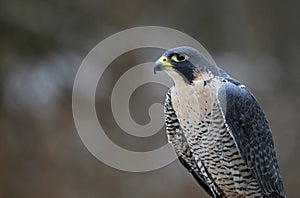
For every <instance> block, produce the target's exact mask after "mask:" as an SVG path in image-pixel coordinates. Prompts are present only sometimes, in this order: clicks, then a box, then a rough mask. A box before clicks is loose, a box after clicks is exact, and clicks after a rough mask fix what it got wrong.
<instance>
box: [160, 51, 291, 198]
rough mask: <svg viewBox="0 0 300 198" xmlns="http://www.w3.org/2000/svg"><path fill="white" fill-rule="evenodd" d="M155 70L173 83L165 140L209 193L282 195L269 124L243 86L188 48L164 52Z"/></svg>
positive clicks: (283, 193) (168, 106) (213, 195)
mask: <svg viewBox="0 0 300 198" xmlns="http://www.w3.org/2000/svg"><path fill="white" fill-rule="evenodd" d="M157 71H165V72H166V73H167V74H168V75H169V76H170V77H171V78H172V80H173V81H174V86H172V87H171V88H170V89H169V91H168V92H167V94H166V100H165V105H164V116H165V124H166V132H167V137H168V141H169V142H170V143H171V144H173V147H174V150H175V152H176V154H177V156H178V159H179V161H180V162H181V163H182V164H183V165H184V167H185V168H187V169H188V170H189V171H190V173H191V174H192V175H193V176H194V178H195V179H196V180H197V182H198V183H199V184H200V185H201V186H202V187H203V189H204V190H205V191H206V192H207V193H208V194H209V195H210V196H211V197H272V198H273V197H286V194H285V191H284V187H283V183H282V179H281V175H280V172H279V167H278V163H277V159H276V151H275V146H274V141H273V137H272V133H271V129H270V127H269V123H268V121H267V119H266V116H265V114H264V112H263V110H262V109H261V107H260V105H259V103H258V102H257V100H256V99H255V97H254V96H253V95H252V94H251V92H250V91H249V90H248V89H247V88H246V87H245V86H244V85H243V84H241V83H240V82H239V81H237V80H235V79H233V78H232V77H230V76H229V75H228V74H227V73H226V72H225V71H223V70H222V69H220V68H219V67H217V66H215V65H213V64H211V63H210V62H209V61H207V59H206V58H205V57H204V56H203V55H202V54H201V53H200V52H198V51H197V50H196V49H194V48H191V47H177V48H173V49H169V50H167V51H166V52H164V54H163V55H162V56H161V57H160V58H159V59H158V60H157V61H156V62H155V66H154V73H156V72H157Z"/></svg>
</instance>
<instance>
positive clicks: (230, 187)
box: [171, 78, 246, 197]
mask: <svg viewBox="0 0 300 198" xmlns="http://www.w3.org/2000/svg"><path fill="white" fill-rule="evenodd" d="M221 83H222V82H221V80H220V79H218V78H211V79H209V80H207V81H204V80H198V81H194V83H192V84H190V85H189V84H186V83H181V84H176V83H175V86H174V87H173V88H172V90H171V99H172V104H173V108H174V110H175V112H176V116H177V118H178V120H179V122H180V126H181V128H182V130H183V133H184V135H185V137H186V139H187V142H188V144H189V147H190V149H191V151H192V153H193V156H194V157H195V159H196V160H197V159H199V160H200V161H201V163H202V164H203V165H204V166H205V167H206V169H207V172H208V174H209V176H210V177H211V179H212V180H213V181H214V182H215V183H216V184H217V185H218V187H219V188H220V189H221V190H222V191H223V192H224V194H225V195H226V196H234V197H239V196H241V195H244V193H243V192H242V189H243V185H245V184H244V183H243V173H242V171H243V170H245V169H246V167H245V165H244V163H243V161H242V159H241V158H240V156H239V153H238V151H237V149H236V147H235V144H234V141H233V138H232V137H231V136H230V134H229V132H228V130H227V127H226V126H225V123H224V122H225V120H224V117H223V114H222V111H221V109H220V106H219V103H218V89H219V87H220V86H221Z"/></svg>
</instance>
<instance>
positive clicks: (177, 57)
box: [171, 54, 188, 62]
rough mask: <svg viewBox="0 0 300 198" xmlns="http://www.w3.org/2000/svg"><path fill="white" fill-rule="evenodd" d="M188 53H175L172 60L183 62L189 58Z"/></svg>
mask: <svg viewBox="0 0 300 198" xmlns="http://www.w3.org/2000/svg"><path fill="white" fill-rule="evenodd" d="M187 58H188V57H187V55H185V54H174V55H172V56H171V60H173V61H175V62H183V61H185V60H186V59H187Z"/></svg>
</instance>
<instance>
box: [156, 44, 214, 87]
mask: <svg viewBox="0 0 300 198" xmlns="http://www.w3.org/2000/svg"><path fill="white" fill-rule="evenodd" d="M157 71H165V72H167V74H168V75H169V76H170V77H171V78H172V79H173V81H174V82H175V84H176V83H182V82H185V83H187V84H191V83H193V81H194V80H196V79H199V78H200V77H201V76H202V75H203V74H206V73H208V74H214V73H218V71H217V68H216V67H215V66H213V65H212V64H211V63H209V62H208V61H207V59H206V58H205V57H204V56H203V55H202V54H201V53H200V52H198V51H197V50H196V49H194V48H192V47H186V46H182V47H176V48H172V49H169V50H167V51H166V52H164V53H163V55H162V56H161V57H160V58H159V59H158V60H157V61H156V62H155V66H154V73H156V72H157Z"/></svg>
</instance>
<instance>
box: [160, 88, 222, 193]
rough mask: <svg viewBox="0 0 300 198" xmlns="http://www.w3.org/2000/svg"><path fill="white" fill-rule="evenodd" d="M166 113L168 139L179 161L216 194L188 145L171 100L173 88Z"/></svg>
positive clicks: (167, 97) (205, 188)
mask: <svg viewBox="0 0 300 198" xmlns="http://www.w3.org/2000/svg"><path fill="white" fill-rule="evenodd" d="M164 115H165V123H166V131H167V136H168V141H169V142H170V143H172V144H173V147H174V149H175V152H176V154H177V156H178V159H179V161H180V162H181V163H182V164H183V166H184V167H185V168H186V169H188V171H189V172H190V173H191V174H192V175H193V177H194V178H195V179H196V180H197V182H198V183H199V184H200V185H201V186H202V188H203V189H204V190H205V191H206V192H207V193H208V194H209V195H210V196H214V195H215V194H217V193H216V192H212V190H211V189H210V187H209V185H208V184H207V182H206V180H205V178H204V176H203V174H202V173H201V171H200V170H199V167H198V166H197V163H196V161H195V159H194V157H193V154H192V152H191V150H190V148H189V146H188V143H187V140H186V138H185V136H184V134H183V131H182V130H181V128H180V123H179V121H178V119H177V116H176V114H175V110H174V109H173V106H172V101H171V90H169V91H168V93H167V95H166V100H165V105H164Z"/></svg>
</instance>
